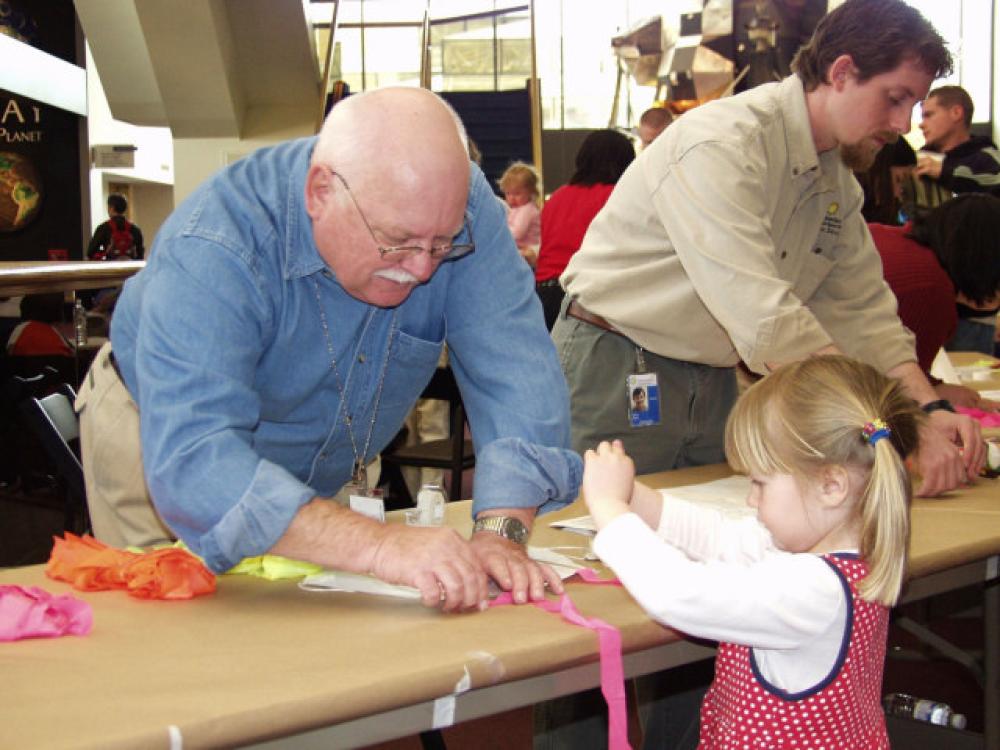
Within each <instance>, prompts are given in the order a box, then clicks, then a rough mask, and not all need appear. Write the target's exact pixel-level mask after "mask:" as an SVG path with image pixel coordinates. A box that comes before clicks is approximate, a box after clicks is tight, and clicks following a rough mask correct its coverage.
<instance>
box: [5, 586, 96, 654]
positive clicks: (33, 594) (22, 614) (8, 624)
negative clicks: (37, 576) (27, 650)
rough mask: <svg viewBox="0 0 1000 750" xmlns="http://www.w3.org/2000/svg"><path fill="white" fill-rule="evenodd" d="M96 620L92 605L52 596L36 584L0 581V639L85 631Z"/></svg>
mask: <svg viewBox="0 0 1000 750" xmlns="http://www.w3.org/2000/svg"><path fill="white" fill-rule="evenodd" d="M93 621H94V613H93V611H92V610H91V608H90V605H89V604H87V603H86V602H83V601H80V600H79V599H76V598H74V597H72V596H53V595H52V594H50V593H49V592H48V591H46V590H45V589H40V588H38V587H37V586H12V585H0V641H17V640H20V639H22V638H56V637H58V636H61V635H86V634H87V633H89V632H90V627H91V625H92V624H93Z"/></svg>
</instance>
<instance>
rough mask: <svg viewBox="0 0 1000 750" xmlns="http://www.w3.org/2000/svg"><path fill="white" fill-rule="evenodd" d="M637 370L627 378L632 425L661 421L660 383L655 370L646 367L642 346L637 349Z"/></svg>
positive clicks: (629, 421)
mask: <svg viewBox="0 0 1000 750" xmlns="http://www.w3.org/2000/svg"><path fill="white" fill-rule="evenodd" d="M635 359H636V369H637V370H638V372H635V373H633V374H631V375H629V376H628V377H626V378H625V388H626V391H627V398H628V402H627V403H628V423H629V426H630V427H649V426H651V425H657V424H659V423H660V384H659V381H658V380H657V378H656V373H655V372H649V371H648V370H647V368H646V358H645V356H644V355H643V351H642V349H641V348H639V347H636V350H635Z"/></svg>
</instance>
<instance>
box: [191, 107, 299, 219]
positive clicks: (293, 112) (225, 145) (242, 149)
mask: <svg viewBox="0 0 1000 750" xmlns="http://www.w3.org/2000/svg"><path fill="white" fill-rule="evenodd" d="M315 117H316V112H315V109H314V108H312V107H298V108H292V107H267V108H259V109H251V110H250V111H249V112H248V113H247V117H246V121H245V122H246V126H245V128H244V137H243V138H177V139H175V140H174V204H175V205H176V204H178V203H180V202H181V201H182V200H184V198H185V197H187V196H188V195H189V194H190V193H191V191H192V190H194V189H195V188H196V187H198V185H200V184H201V183H202V182H204V180H205V179H206V178H207V177H208V176H209V175H211V174H212V173H213V172H215V171H217V170H219V169H221V168H222V167H224V166H226V165H227V164H232V163H233V162H234V161H237V160H239V159H241V158H242V157H244V156H246V155H247V154H249V153H251V152H253V151H256V150H257V149H258V148H262V147H263V146H269V145H273V144H275V143H279V142H281V141H285V140H289V139H292V138H301V137H303V136H307V135H313V133H314V132H315V123H314V120H315Z"/></svg>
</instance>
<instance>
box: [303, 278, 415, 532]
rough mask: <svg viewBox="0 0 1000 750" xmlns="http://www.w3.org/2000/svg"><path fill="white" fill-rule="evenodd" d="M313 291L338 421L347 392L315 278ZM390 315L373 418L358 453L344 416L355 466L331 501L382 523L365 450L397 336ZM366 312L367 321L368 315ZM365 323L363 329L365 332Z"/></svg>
mask: <svg viewBox="0 0 1000 750" xmlns="http://www.w3.org/2000/svg"><path fill="white" fill-rule="evenodd" d="M312 282H313V289H314V290H315V292H316V305H317V306H318V307H319V318H320V322H321V323H322V326H323V337H324V338H325V339H326V348H327V353H328V354H329V355H330V369H331V370H332V371H333V377H334V383H336V385H337V392H338V393H339V394H340V406H339V407H338V409H337V419H338V420H339V419H340V415H341V413H342V412H343V411H345V410H346V408H347V392H346V388H345V386H344V385H343V384H342V383H341V380H340V371H339V370H338V368H337V358H336V356H335V355H334V349H333V340H332V338H331V337H330V326H329V325H328V324H327V322H326V312H324V310H323V301H322V299H321V298H320V292H319V283H318V282H317V281H316V278H315V276H314V277H313V279H312ZM397 312H398V311H397V310H393V312H392V320H391V321H390V323H389V341H388V343H387V344H386V348H385V358H384V359H383V360H382V371H381V372H380V373H379V378H378V388H377V390H376V391H375V401H374V403H373V404H372V416H371V420H370V421H369V423H368V433H367V435H366V436H365V442H364V447H363V448H362V449H361V450H360V451H359V450H358V441H357V439H356V438H355V436H354V418H353V416H352V415H351V414H348V413H345V414H344V425H345V426H346V428H347V435H348V437H349V438H350V441H351V452H352V453H353V454H354V463H353V465H352V470H351V480H350V481H349V482H348V483H347V484H345V485H344V486H343V487H341V489H340V491H339V492H338V493H337V494H336V495H334V498H333V499H334V501H335V502H337V503H339V504H340V505H345V506H348V507H349V508H350V509H351V510H353V511H355V512H356V513H360V514H361V515H364V516H368V517H369V518H372V519H374V520H376V521H380V522H382V523H385V499H384V498H383V496H382V490H380V489H379V488H378V487H369V486H368V462H369V458H368V450H369V448H370V447H371V442H372V434H373V433H374V432H375V421H376V419H377V418H378V408H379V404H380V403H381V402H382V386H383V385H384V384H385V373H386V371H387V370H388V369H389V353H390V352H391V351H392V342H393V338H394V337H395V334H396V314H397ZM372 314H373V313H369V322H370V320H371V315H372ZM367 328H368V325H367V322H366V324H365V330H367Z"/></svg>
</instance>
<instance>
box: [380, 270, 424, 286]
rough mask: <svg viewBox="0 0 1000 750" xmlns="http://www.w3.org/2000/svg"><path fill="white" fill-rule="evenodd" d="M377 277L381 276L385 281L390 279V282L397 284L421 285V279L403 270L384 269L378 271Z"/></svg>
mask: <svg viewBox="0 0 1000 750" xmlns="http://www.w3.org/2000/svg"><path fill="white" fill-rule="evenodd" d="M374 275H375V276H379V277H381V278H383V279H388V280H389V281H394V282H396V283H397V284H419V283H420V279H418V278H417V277H416V276H414V275H413V274H412V273H410V272H408V271H404V270H403V269H402V268H384V269H382V270H380V271H376V272H375V274H374Z"/></svg>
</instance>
